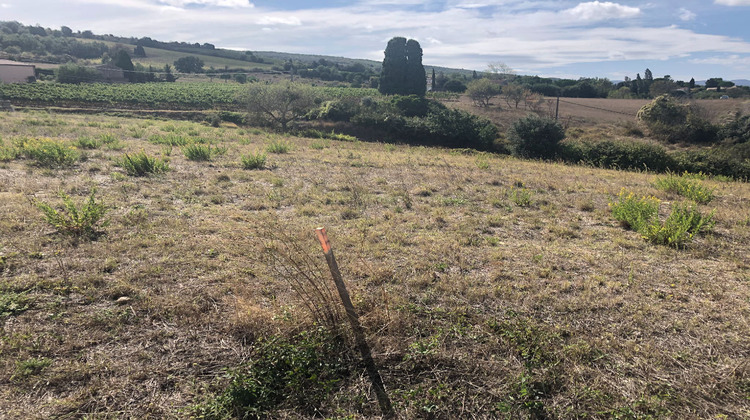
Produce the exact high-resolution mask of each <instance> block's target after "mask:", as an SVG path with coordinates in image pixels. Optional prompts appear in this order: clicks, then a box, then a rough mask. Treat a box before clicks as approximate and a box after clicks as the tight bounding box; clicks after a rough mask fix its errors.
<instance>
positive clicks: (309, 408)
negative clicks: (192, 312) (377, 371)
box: [194, 329, 351, 418]
mask: <svg viewBox="0 0 750 420" xmlns="http://www.w3.org/2000/svg"><path fill="white" fill-rule="evenodd" d="M342 344H343V343H342V342H341V341H340V340H338V339H337V338H336V337H334V336H332V335H331V334H330V333H329V332H327V331H325V330H323V329H319V330H317V331H313V332H303V333H301V334H299V335H298V336H296V337H294V338H293V339H292V340H289V339H285V338H282V337H275V338H271V339H268V340H266V341H264V342H262V343H260V344H259V345H258V347H257V348H256V351H255V355H254V356H255V357H253V358H252V361H251V362H250V363H248V364H247V365H244V366H242V367H240V368H237V369H234V370H232V371H230V373H229V378H230V382H229V385H228V387H227V389H226V390H225V391H224V392H223V393H221V394H220V395H218V396H216V397H215V398H213V399H212V400H209V401H207V402H206V403H203V404H200V405H198V406H196V407H194V412H195V413H194V414H195V415H196V417H199V418H227V417H236V418H265V417H267V415H268V414H270V413H271V412H273V411H274V410H277V409H290V408H292V409H296V410H300V411H302V412H303V413H306V414H308V415H310V414H313V413H315V414H316V415H320V413H319V412H318V411H317V410H319V408H320V406H321V404H322V403H323V402H324V401H325V400H326V399H327V398H328V395H329V394H330V393H332V392H334V391H336V390H337V389H339V387H340V383H341V381H342V380H344V379H345V378H346V377H347V376H348V375H349V363H350V362H349V360H350V357H351V356H350V354H349V352H348V351H347V350H345V349H344V347H343V346H342Z"/></svg>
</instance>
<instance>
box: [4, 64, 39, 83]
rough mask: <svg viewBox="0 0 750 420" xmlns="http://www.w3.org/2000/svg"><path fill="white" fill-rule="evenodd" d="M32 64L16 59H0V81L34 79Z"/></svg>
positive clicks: (12, 81) (13, 81) (16, 81)
mask: <svg viewBox="0 0 750 420" xmlns="http://www.w3.org/2000/svg"><path fill="white" fill-rule="evenodd" d="M34 69H35V67H34V65H33V64H26V63H19V62H18V61H11V60H0V82H2V83H27V82H29V81H33V80H34V77H35V76H34Z"/></svg>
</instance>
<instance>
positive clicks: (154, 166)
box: [117, 151, 169, 176]
mask: <svg viewBox="0 0 750 420" xmlns="http://www.w3.org/2000/svg"><path fill="white" fill-rule="evenodd" d="M117 164H118V165H120V166H121V167H123V168H124V169H125V171H126V172H127V173H128V175H130V176H148V175H151V174H160V173H163V172H167V171H168V170H169V164H168V163H167V162H166V161H164V160H162V159H157V158H154V157H151V156H149V155H147V154H146V153H145V152H143V151H140V152H138V153H136V154H134V155H132V156H131V155H129V154H127V153H126V154H125V155H124V156H123V157H122V158H120V159H119V160H118V161H117Z"/></svg>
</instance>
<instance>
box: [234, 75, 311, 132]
mask: <svg viewBox="0 0 750 420" xmlns="http://www.w3.org/2000/svg"><path fill="white" fill-rule="evenodd" d="M315 98H316V93H315V91H314V90H313V88H312V87H310V86H308V85H303V84H301V83H296V82H281V83H274V84H261V83H254V84H252V85H251V86H250V88H249V89H248V90H247V92H246V93H245V94H244V96H243V97H242V101H243V102H244V103H245V105H246V107H247V110H248V111H249V113H250V115H251V117H253V118H254V119H255V121H257V122H260V123H264V124H267V125H275V126H278V127H280V128H281V130H282V131H286V130H287V129H288V128H289V125H290V123H292V122H294V120H296V119H297V118H299V117H301V116H303V115H305V114H306V113H307V112H309V111H310V110H311V109H312V108H313V107H314V106H315Z"/></svg>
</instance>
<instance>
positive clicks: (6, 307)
mask: <svg viewBox="0 0 750 420" xmlns="http://www.w3.org/2000/svg"><path fill="white" fill-rule="evenodd" d="M2 271H3V270H2V266H1V265H0V272H2ZM31 304H32V299H31V298H30V297H29V296H28V295H27V293H26V292H21V293H16V292H0V320H2V319H3V318H5V317H8V316H12V315H17V314H20V313H21V312H23V311H25V310H27V309H29V308H30V307H31Z"/></svg>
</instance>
